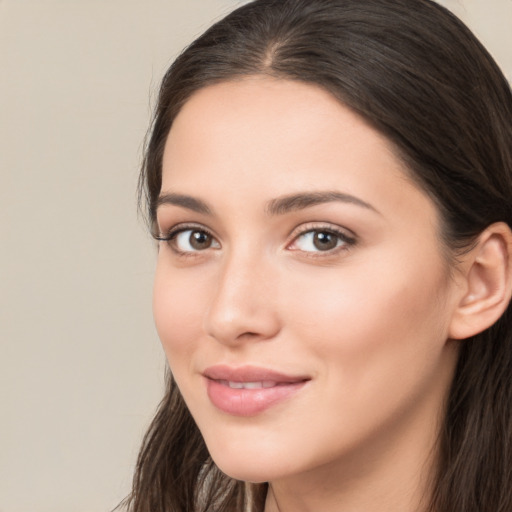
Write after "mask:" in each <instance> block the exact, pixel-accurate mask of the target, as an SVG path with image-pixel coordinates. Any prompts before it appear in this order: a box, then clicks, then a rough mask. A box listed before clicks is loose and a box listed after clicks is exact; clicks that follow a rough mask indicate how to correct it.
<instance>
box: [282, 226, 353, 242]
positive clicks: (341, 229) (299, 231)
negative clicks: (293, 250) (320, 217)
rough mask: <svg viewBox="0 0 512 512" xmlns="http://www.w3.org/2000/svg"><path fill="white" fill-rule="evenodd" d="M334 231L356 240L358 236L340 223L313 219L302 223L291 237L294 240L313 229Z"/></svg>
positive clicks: (293, 231)
mask: <svg viewBox="0 0 512 512" xmlns="http://www.w3.org/2000/svg"><path fill="white" fill-rule="evenodd" d="M322 230H323V231H332V232H333V233H335V234H339V235H344V236H346V237H347V238H350V239H354V240H356V239H357V238H358V237H357V235H356V234H355V233H354V231H352V230H351V229H349V228H346V227H343V226H340V225H338V224H333V223H332V222H327V221H313V222H306V223H304V224H301V225H300V226H297V227H296V228H294V229H293V230H292V231H291V233H290V235H289V237H291V238H292V241H293V240H295V238H297V237H298V236H300V235H305V234H306V233H310V232H311V231H322Z"/></svg>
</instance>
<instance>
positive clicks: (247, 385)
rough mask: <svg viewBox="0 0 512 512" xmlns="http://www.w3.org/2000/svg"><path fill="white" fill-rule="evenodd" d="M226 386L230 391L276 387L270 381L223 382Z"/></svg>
mask: <svg viewBox="0 0 512 512" xmlns="http://www.w3.org/2000/svg"><path fill="white" fill-rule="evenodd" d="M225 382H226V383H227V385H228V386H229V387H230V388H232V389H262V388H265V389H267V388H272V387H274V386H275V385H276V383H275V382H272V381H262V382H234V381H231V380H230V381H225Z"/></svg>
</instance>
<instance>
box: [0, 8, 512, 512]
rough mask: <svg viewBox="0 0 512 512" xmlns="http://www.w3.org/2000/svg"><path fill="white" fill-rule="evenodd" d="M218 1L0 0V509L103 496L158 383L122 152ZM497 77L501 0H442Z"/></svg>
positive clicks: (131, 452)
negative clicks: (473, 35) (477, 40)
mask: <svg viewBox="0 0 512 512" xmlns="http://www.w3.org/2000/svg"><path fill="white" fill-rule="evenodd" d="M238 3H240V2H237V1H235V0H231V1H230V0H0V214H1V224H0V228H1V231H0V247H1V249H0V336H1V338H0V415H1V416H0V512H106V511H108V510H110V509H111V508H112V507H114V506H115V505H116V504H117V503H118V501H119V500H120V499H121V498H122V497H123V496H124V495H125V494H126V493H127V492H128V489H129V484H130V479H131V474H132V470H133V464H134V461H135V457H136V453H137V448H138V445H139V443H140V439H141V435H142V433H143V432H144V429H145V428H146V426H147V425H148V422H149V420H150V418H151V415H152V412H153V410H154V408H155V406H156V404H157V402H158V400H159V398H160V394H161V391H162V374H163V368H164V359H163V355H162V352H161V349H160V346H159V343H158V340H157V337H156V334H155V331H154V328H153V326H152V318H151V280H152V271H153V246H152V243H151V241H150V239H149V238H148V237H147V235H146V234H145V231H144V226H143V224H142V223H141V222H140V221H139V220H137V217H136V207H135V187H136V180H137V167H138V162H139V159H140V148H141V141H142V139H143V136H144V133H145V130H146V127H147V124H148V119H149V113H150V106H151V105H152V104H153V99H154V95H155V91H156V88H157V84H158V82H159V80H160V78H161V76H162V74H163V72H164V70H165V69H166V67H167V65H168V64H169V62H170V60H171V59H172V57H173V56H175V55H176V53H177V52H178V50H179V49H180V48H182V47H183V46H184V45H185V44H186V43H187V42H189V41H190V40H191V39H192V38H193V37H194V35H197V34H198V33H200V32H201V31H202V30H203V29H204V28H205V27H206V26H207V25H208V24H209V23H210V22H211V21H212V20H213V19H216V18H218V17H219V16H220V15H222V14H223V13H226V12H227V11H229V10H230V9H231V8H232V7H233V6H235V5H237V4H238ZM443 3H444V4H445V5H447V6H449V7H450V8H452V9H453V10H454V11H455V12H456V13H458V14H459V15H460V16H462V17H463V18H464V19H465V20H466V21H467V22H468V23H469V25H470V26H471V27H472V28H473V29H474V30H475V31H476V32H477V34H478V35H479V36H480V37H481V39H482V40H483V41H484V43H485V44H486V45H487V46H488V48H489V49H490V50H491V52H492V53H493V54H494V55H495V57H496V58H497V60H498V61H499V63H500V64H501V66H502V68H503V69H504V70H505V72H506V74H507V76H508V77H509V78H510V77H512V51H511V50H510V48H512V0H467V1H463V0H460V1H456V0H445V1H444V2H443Z"/></svg>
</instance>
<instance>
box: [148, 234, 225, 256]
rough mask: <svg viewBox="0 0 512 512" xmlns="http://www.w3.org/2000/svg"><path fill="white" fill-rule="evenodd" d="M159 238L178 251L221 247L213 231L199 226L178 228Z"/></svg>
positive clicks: (188, 251) (190, 251)
mask: <svg viewBox="0 0 512 512" xmlns="http://www.w3.org/2000/svg"><path fill="white" fill-rule="evenodd" d="M156 238H157V240H160V241H165V242H167V243H168V244H169V245H170V247H171V248H172V249H173V250H174V251H176V252H177V253H181V254H185V253H193V252H199V251H204V250H206V249H219V248H220V244H219V242H218V241H217V240H216V239H215V238H214V237H213V235H212V234H211V233H209V232H208V231H206V230H204V229H199V228H178V229H175V230H173V231H171V232H170V233H169V234H168V235H166V236H158V237H156Z"/></svg>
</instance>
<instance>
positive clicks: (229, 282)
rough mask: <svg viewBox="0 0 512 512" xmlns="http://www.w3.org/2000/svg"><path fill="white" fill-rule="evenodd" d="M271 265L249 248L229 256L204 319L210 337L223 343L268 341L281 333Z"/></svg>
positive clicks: (230, 253)
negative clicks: (248, 340) (279, 331)
mask: <svg viewBox="0 0 512 512" xmlns="http://www.w3.org/2000/svg"><path fill="white" fill-rule="evenodd" d="M274 288H275V281H274V280H273V279H272V265H271V264H270V262H269V261H267V260H266V258H264V257H263V255H262V254H261V252H258V250H255V249H254V248H253V250H251V249H250V247H249V246H247V245H246V246H245V247H239V248H236V249H235V248H234V249H233V250H232V251H230V252H229V253H228V254H226V256H225V258H224V260H223V262H222V265H221V268H220V270H219V275H218V280H217V286H216V290H215V292H214V294H213V297H212V300H211V303H210V307H209V310H208V312H207V314H206V318H205V324H206V325H205V329H206V331H207V333H208V334H209V335H210V336H212V337H214V338H215V339H217V340H218V341H220V342H222V343H239V342H240V341H241V340H242V339H268V338H270V337H272V336H273V335H275V333H276V332H277V331H278V329H279V325H278V314H277V311H276V309H275V301H274V300H273V298H275V296H276V295H275V294H276V292H277V290H275V289H274Z"/></svg>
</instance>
